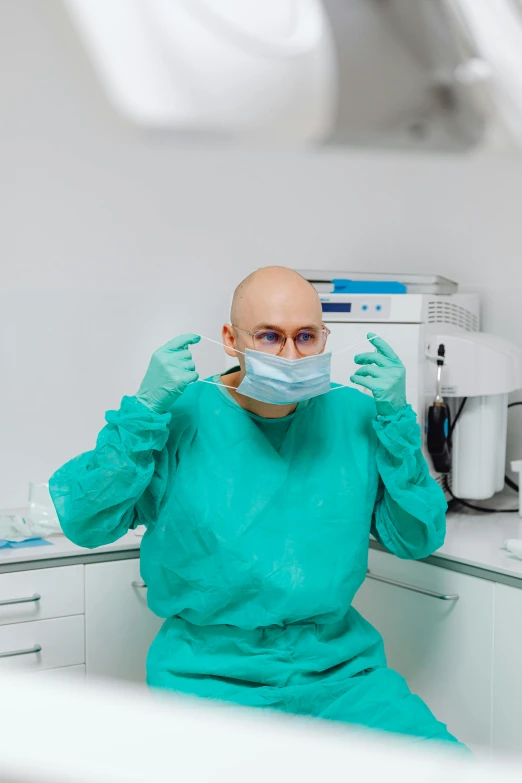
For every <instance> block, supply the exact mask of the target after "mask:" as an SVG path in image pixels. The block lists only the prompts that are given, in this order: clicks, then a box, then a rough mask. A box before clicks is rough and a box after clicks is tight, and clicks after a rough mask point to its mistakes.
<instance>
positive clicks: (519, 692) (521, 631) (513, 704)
mask: <svg viewBox="0 0 522 783" xmlns="http://www.w3.org/2000/svg"><path fill="white" fill-rule="evenodd" d="M521 659H522V590H519V589H517V588H515V587H507V586H506V585H496V586H495V659H494V667H493V748H494V749H495V750H507V751H513V752H518V753H522V666H521Z"/></svg>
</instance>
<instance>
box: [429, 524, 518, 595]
mask: <svg viewBox="0 0 522 783" xmlns="http://www.w3.org/2000/svg"><path fill="white" fill-rule="evenodd" d="M508 538H521V539H522V517H519V516H518V514H448V517H447V531H446V540H445V542H444V546H442V547H441V548H440V549H439V550H438V551H437V552H434V555H435V556H436V557H440V558H442V559H445V560H452V561H453V562H456V563H463V564H465V565H470V566H475V567H476V568H483V569H485V570H487V571H493V572H494V573H497V574H505V575H507V576H512V577H515V578H518V579H522V560H519V558H517V557H515V555H512V554H511V553H510V552H507V551H506V550H505V549H503V546H504V542H505V541H506V539H508Z"/></svg>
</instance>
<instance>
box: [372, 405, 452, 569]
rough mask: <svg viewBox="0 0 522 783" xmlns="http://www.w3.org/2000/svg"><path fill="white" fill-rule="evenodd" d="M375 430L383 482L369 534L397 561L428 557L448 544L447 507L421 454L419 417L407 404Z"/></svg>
mask: <svg viewBox="0 0 522 783" xmlns="http://www.w3.org/2000/svg"><path fill="white" fill-rule="evenodd" d="M373 427H374V429H375V432H376V433H377V438H378V445H377V456H376V458H377V468H378V471H379V476H380V481H379V489H378V494H377V501H376V504H375V509H374V513H373V519H372V525H371V532H372V534H373V535H374V536H375V538H376V539H377V540H378V541H379V542H380V543H381V544H382V545H383V546H384V547H386V549H388V550H389V551H390V552H393V554H395V555H397V556H398V557H401V558H405V559H414V560H417V559H419V558H422V557H428V555H430V554H431V553H432V552H434V551H435V550H436V549H438V548H439V547H441V546H442V544H443V543H444V536H445V533H446V509H447V503H446V500H445V498H444V493H443V492H442V490H441V488H440V487H439V485H438V484H437V482H436V481H435V480H434V479H433V478H432V477H431V476H430V473H429V469H428V465H427V463H426V460H425V459H424V456H423V454H422V451H421V434H420V427H419V425H418V423H417V418H416V415H415V413H414V412H413V410H412V408H411V406H410V405H407V406H405V407H404V408H401V410H400V411H398V412H397V413H396V414H394V415H393V416H377V417H376V418H375V420H374V422H373Z"/></svg>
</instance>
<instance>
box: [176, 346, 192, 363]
mask: <svg viewBox="0 0 522 783" xmlns="http://www.w3.org/2000/svg"><path fill="white" fill-rule="evenodd" d="M172 361H175V362H179V361H182V362H191V361H192V354H191V352H190V351H189V349H188V348H181V349H180V350H179V351H176V352H175V356H172Z"/></svg>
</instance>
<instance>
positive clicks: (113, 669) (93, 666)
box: [85, 560, 163, 682]
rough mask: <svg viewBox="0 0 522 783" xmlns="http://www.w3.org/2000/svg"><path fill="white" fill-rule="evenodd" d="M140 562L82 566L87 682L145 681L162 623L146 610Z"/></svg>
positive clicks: (121, 561) (123, 561) (127, 561)
mask: <svg viewBox="0 0 522 783" xmlns="http://www.w3.org/2000/svg"><path fill="white" fill-rule="evenodd" d="M141 585H143V582H142V581H141V578H140V573H139V560H119V561H116V562H112V563H96V564H92V565H86V566H85V629H86V663H87V677H88V678H89V677H100V676H102V677H115V678H118V679H124V680H132V681H134V682H144V681H145V662H146V658H147V652H148V649H149V647H150V644H151V642H152V640H153V639H154V637H155V636H156V634H157V632H158V631H159V629H160V626H161V624H162V622H163V621H162V620H161V619H160V618H158V617H156V616H155V615H154V614H153V613H152V612H151V611H150V609H149V608H148V606H147V590H146V588H145V587H144V586H141Z"/></svg>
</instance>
